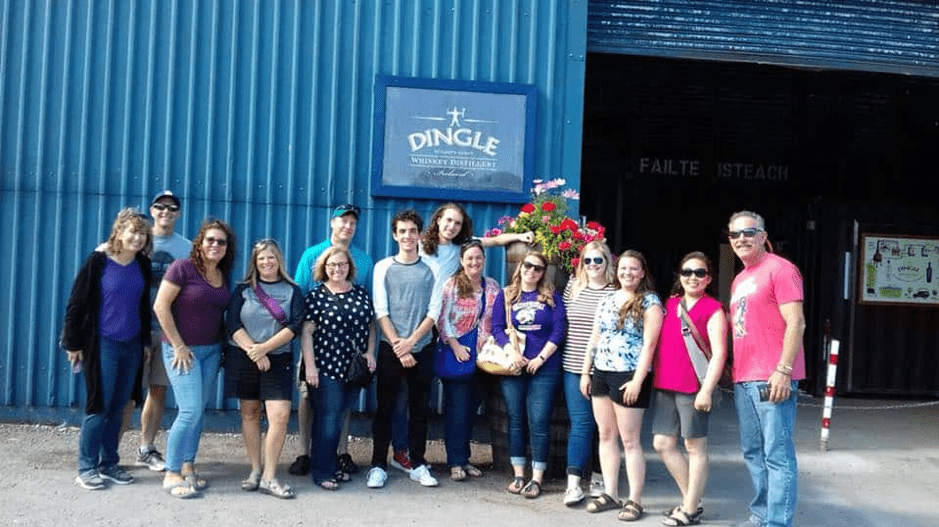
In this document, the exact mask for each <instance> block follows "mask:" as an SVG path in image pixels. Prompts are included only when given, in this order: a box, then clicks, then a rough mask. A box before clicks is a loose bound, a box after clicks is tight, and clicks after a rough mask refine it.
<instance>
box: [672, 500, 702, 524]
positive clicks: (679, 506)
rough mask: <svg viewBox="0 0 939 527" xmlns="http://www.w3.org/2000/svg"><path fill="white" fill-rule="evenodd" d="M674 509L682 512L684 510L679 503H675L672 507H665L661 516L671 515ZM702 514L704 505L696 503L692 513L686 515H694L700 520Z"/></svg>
mask: <svg viewBox="0 0 939 527" xmlns="http://www.w3.org/2000/svg"><path fill="white" fill-rule="evenodd" d="M676 511H682V512H684V511H683V510H682V508H681V505H680V504H679V505H675V506H674V507H672V508H671V509H666V510H664V511H662V516H671V515H673V514H675V512H676ZM703 514H704V507H703V506H701V505H700V504H699V505H698V508H697V509H696V510H695V511H694V514H690V515H688V517H689V518H691V517H692V516H694V517H696V518H697V519H698V521H700V520H701V515H703Z"/></svg>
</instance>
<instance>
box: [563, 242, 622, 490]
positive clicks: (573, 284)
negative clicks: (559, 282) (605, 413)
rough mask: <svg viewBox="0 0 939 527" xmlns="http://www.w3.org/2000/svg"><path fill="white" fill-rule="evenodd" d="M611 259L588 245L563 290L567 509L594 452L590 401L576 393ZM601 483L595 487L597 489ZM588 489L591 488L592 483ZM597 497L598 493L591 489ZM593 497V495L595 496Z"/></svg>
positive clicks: (600, 247) (602, 248) (599, 245)
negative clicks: (565, 323) (567, 427)
mask: <svg viewBox="0 0 939 527" xmlns="http://www.w3.org/2000/svg"><path fill="white" fill-rule="evenodd" d="M613 280H614V276H613V257H612V255H611V254H610V248H609V247H607V245H606V244H605V243H603V242H597V241H594V242H590V243H588V244H586V245H585V246H584V248H583V250H581V251H580V257H579V258H578V262H577V268H576V270H575V272H574V277H573V278H572V279H571V280H569V281H568V282H567V287H565V288H564V307H565V309H566V310H567V338H566V339H565V340H564V349H563V350H562V357H563V360H562V362H563V364H562V366H563V369H564V374H563V375H564V381H563V382H564V399H565V402H566V403H567V415H568V417H569V418H570V421H571V428H570V432H569V434H568V438H567V490H566V491H565V492H564V504H565V505H567V506H568V507H571V506H573V505H576V504H577V503H580V502H581V501H583V499H584V491H583V489H581V486H580V484H581V479H582V478H583V477H585V476H590V474H591V471H590V470H589V467H588V466H587V464H588V463H590V458H591V452H594V451H595V450H596V448H595V446H596V445H595V443H596V437H597V424H596V422H594V419H593V410H592V409H591V407H590V399H589V398H587V397H584V396H583V395H582V394H581V393H580V374H581V371H582V370H583V367H584V355H585V354H586V352H587V343H588V342H589V341H590V334H591V332H592V330H593V320H594V316H595V315H596V313H597V304H599V303H600V300H601V299H602V298H604V297H606V296H607V295H609V294H611V293H612V292H613V291H615V290H616V289H615V288H614V287H613V285H612V282H613ZM600 485H602V481H601V482H599V484H597V485H595V486H596V487H599V486H600ZM591 486H594V485H593V484H592V485H591ZM591 490H593V491H595V492H596V493H597V496H599V495H600V494H601V493H602V490H595V489H591ZM595 497H596V496H595Z"/></svg>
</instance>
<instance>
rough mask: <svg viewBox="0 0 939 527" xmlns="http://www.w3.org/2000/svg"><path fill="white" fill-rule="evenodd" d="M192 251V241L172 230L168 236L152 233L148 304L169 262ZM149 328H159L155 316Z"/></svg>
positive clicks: (158, 287)
mask: <svg viewBox="0 0 939 527" xmlns="http://www.w3.org/2000/svg"><path fill="white" fill-rule="evenodd" d="M190 252H192V242H190V241H189V240H187V239H186V238H183V237H182V236H180V235H179V234H178V233H176V232H174V233H173V234H170V235H169V236H157V235H155V234H154V235H153V254H152V255H150V274H151V276H152V278H151V282H150V305H153V301H154V300H156V294H157V290H159V289H160V282H162V281H163V275H164V274H166V270H167V269H169V268H170V264H171V263H173V262H175V261H176V260H180V259H182V258H188V257H189V253H190ZM150 329H155V330H158V329H160V321H159V320H157V317H152V323H151V324H150Z"/></svg>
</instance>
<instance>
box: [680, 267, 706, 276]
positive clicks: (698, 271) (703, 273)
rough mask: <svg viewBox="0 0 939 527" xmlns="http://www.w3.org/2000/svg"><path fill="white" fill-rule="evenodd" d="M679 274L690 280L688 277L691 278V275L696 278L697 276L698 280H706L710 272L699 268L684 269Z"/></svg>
mask: <svg viewBox="0 0 939 527" xmlns="http://www.w3.org/2000/svg"><path fill="white" fill-rule="evenodd" d="M679 274H681V275H682V276H684V277H685V278H688V277H689V276H691V275H695V276H697V277H698V278H704V277H705V276H707V275H708V270H707V269H702V268H698V269H682V270H681V271H679Z"/></svg>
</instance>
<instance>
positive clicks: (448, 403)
mask: <svg viewBox="0 0 939 527" xmlns="http://www.w3.org/2000/svg"><path fill="white" fill-rule="evenodd" d="M440 382H441V384H442V385H443V422H444V427H443V440H444V444H445V446H446V448H447V466H450V467H462V466H463V465H466V464H468V463H469V458H470V439H471V438H472V437H473V421H474V419H475V416H476V408H478V406H479V401H478V399H477V397H476V376H475V375H471V376H470V377H468V378H465V379H459V380H451V379H440Z"/></svg>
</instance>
